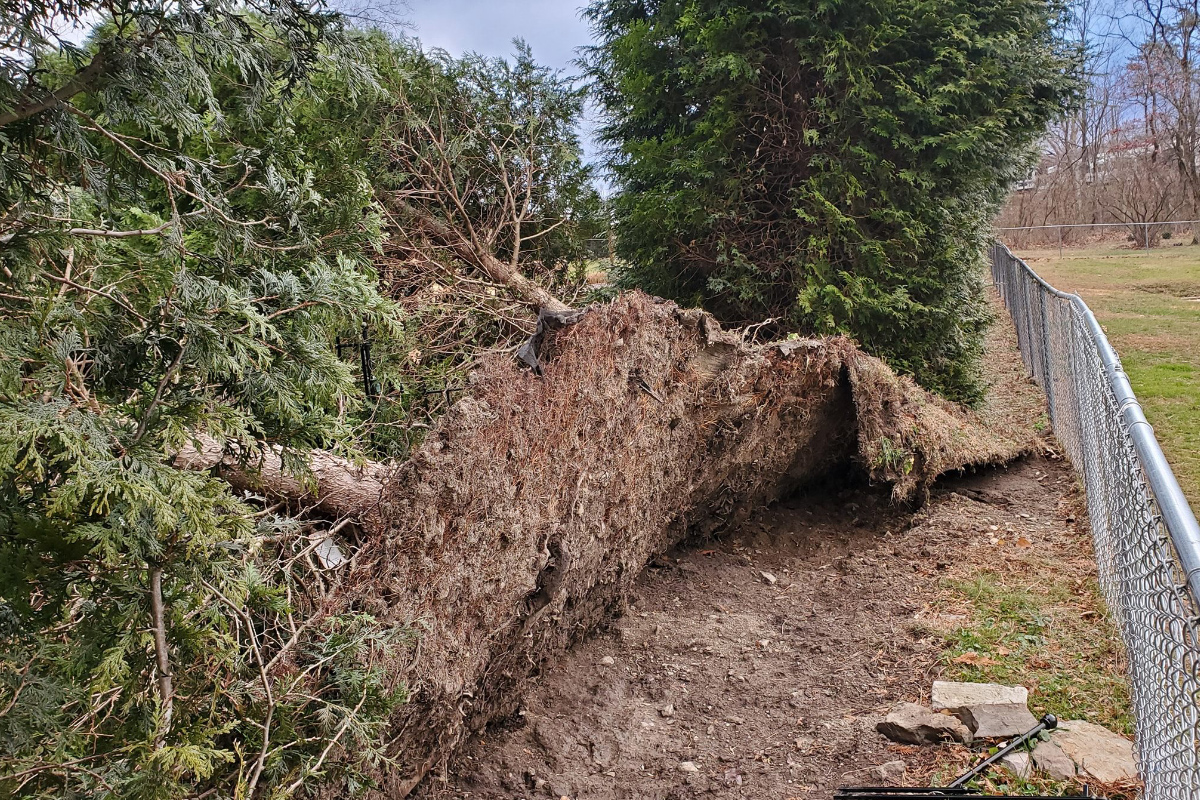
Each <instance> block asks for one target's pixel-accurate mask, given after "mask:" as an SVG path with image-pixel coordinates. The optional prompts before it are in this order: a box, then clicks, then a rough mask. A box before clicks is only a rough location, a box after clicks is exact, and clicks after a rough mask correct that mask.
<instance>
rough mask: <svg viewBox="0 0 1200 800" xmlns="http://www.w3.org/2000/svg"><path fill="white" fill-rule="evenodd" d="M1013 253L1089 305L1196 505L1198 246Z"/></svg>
mask: <svg viewBox="0 0 1200 800" xmlns="http://www.w3.org/2000/svg"><path fill="white" fill-rule="evenodd" d="M1168 244H1169V243H1168ZM1018 255H1020V256H1021V257H1023V258H1025V259H1026V261H1028V262H1029V265H1030V266H1031V267H1033V268H1034V269H1035V270H1037V272H1038V273H1039V274H1040V275H1041V276H1042V277H1043V278H1045V279H1046V280H1048V281H1049V282H1050V283H1051V284H1053V285H1054V286H1056V287H1057V288H1059V289H1062V290H1064V291H1068V292H1075V293H1077V294H1079V295H1080V296H1082V297H1083V299H1084V300H1085V301H1087V304H1088V305H1089V306H1091V308H1092V311H1094V312H1095V314H1096V318H1097V319H1098V320H1099V321H1100V324H1101V326H1102V327H1103V328H1104V329H1105V332H1106V333H1107V334H1108V337H1109V340H1110V341H1111V342H1112V344H1113V347H1115V348H1116V350H1117V353H1118V354H1119V355H1120V356H1121V362H1122V364H1123V365H1124V367H1125V371H1126V373H1128V375H1129V380H1130V382H1131V383H1132V384H1133V388H1134V391H1135V392H1137V395H1138V399H1139V400H1140V401H1141V403H1142V406H1143V407H1144V408H1145V410H1146V417H1147V419H1149V420H1150V424H1152V425H1153V426H1154V430H1155V433H1156V434H1157V436H1158V440H1159V442H1160V443H1161V445H1162V448H1163V451H1164V452H1165V453H1166V455H1167V460H1168V461H1169V462H1170V463H1171V466H1172V468H1173V469H1174V470H1175V474H1176V476H1177V477H1178V478H1179V483H1180V485H1181V486H1182V487H1183V491H1184V493H1185V494H1186V495H1187V496H1188V499H1189V500H1190V501H1191V503H1192V507H1193V508H1198V507H1200V246H1191V245H1185V246H1180V247H1175V246H1167V247H1159V248H1155V249H1153V250H1150V251H1148V252H1147V251H1145V250H1134V249H1126V248H1113V247H1107V248H1088V249H1067V250H1066V251H1065V252H1064V255H1063V257H1062V258H1060V257H1059V255H1058V250H1057V249H1055V250H1031V251H1021V252H1019V253H1018ZM1189 298H1194V299H1189Z"/></svg>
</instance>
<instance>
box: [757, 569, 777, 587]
mask: <svg viewBox="0 0 1200 800" xmlns="http://www.w3.org/2000/svg"><path fill="white" fill-rule="evenodd" d="M758 574H759V575H762V579H763V581H764V582H765V583H766V584H767V585H768V586H774V585H775V584H776V583H778V581H779V579H778V578H776V577H775V576H774V575H772V574H771V573H769V572H760V573H758Z"/></svg>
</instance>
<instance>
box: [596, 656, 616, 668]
mask: <svg viewBox="0 0 1200 800" xmlns="http://www.w3.org/2000/svg"><path fill="white" fill-rule="evenodd" d="M616 663H617V660H616V659H615V658H613V657H612V656H605V657H604V658H602V659H600V666H602V667H611V666H612V665H613V664H616Z"/></svg>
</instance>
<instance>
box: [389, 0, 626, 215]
mask: <svg viewBox="0 0 1200 800" xmlns="http://www.w3.org/2000/svg"><path fill="white" fill-rule="evenodd" d="M382 2H385V3H386V2H387V0H382ZM393 8H394V11H392V12H390V13H389V12H388V11H387V6H380V8H379V11H378V12H377V16H378V17H385V16H391V17H393V18H395V19H400V18H403V19H405V20H406V23H405V25H404V27H403V29H397V31H396V32H403V33H405V34H406V35H408V36H412V37H415V38H417V39H420V40H421V43H422V44H424V45H425V46H427V47H440V48H442V49H444V50H447V51H449V52H451V53H454V54H456V55H457V54H461V53H465V52H467V51H473V52H476V53H479V54H481V55H485V56H504V57H507V56H511V55H512V52H513V47H512V41H513V39H516V38H521V39H524V40H525V41H526V42H528V43H529V46H530V47H531V48H533V57H534V58H535V59H536V60H537V61H538V63H541V64H545V65H547V66H550V67H554V68H556V69H561V70H564V71H565V72H566V73H567V74H569V75H576V74H578V72H579V70H578V69H577V68H576V67H575V66H574V64H573V63H572V62H573V61H574V60H575V58H576V56H577V55H578V53H577V50H578V48H580V47H583V46H584V45H588V44H591V41H592V37H591V32H590V31H589V30H588V24H587V22H586V21H585V20H584V19H583V16H582V14H581V10H582V8H583V3H582V2H580V3H576V2H573V0H565V1H564V0H408V2H407V4H406V6H405V7H399V6H396V7H393ZM585 117H586V118H585V120H584V122H583V125H582V126H581V129H580V138H581V139H582V140H583V148H584V152H585V154H586V157H587V158H588V160H594V158H595V152H596V144H595V142H594V141H593V136H592V130H593V128H594V127H595V113H594V112H593V111H591V110H590V109H589V111H588V112H587V113H586V114H585ZM599 185H600V188H601V191H604V192H607V190H608V187H607V184H606V183H605V182H604V181H600V182H599Z"/></svg>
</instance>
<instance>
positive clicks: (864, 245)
mask: <svg viewBox="0 0 1200 800" xmlns="http://www.w3.org/2000/svg"><path fill="white" fill-rule="evenodd" d="M1061 13H1062V7H1061V6H1059V5H1057V4H1055V3H1053V2H1051V3H1047V2H1039V0H800V1H797V0H738V1H736V2H729V1H728V0H599V1H598V2H595V3H594V4H593V5H592V6H591V7H590V8H589V9H588V15H589V17H590V19H591V21H592V24H593V29H594V31H595V33H596V35H597V38H598V41H599V44H598V45H597V46H596V47H594V48H593V49H591V51H590V52H589V54H588V55H587V57H586V59H585V62H586V65H587V67H588V71H589V73H590V75H591V77H592V79H593V80H594V81H595V84H596V87H597V96H598V98H599V102H600V103H601V105H602V107H603V109H604V110H605V112H606V113H607V120H608V121H607V124H606V126H605V127H604V129H603V136H604V139H605V141H606V142H607V143H608V145H609V146H610V165H609V166H610V167H611V170H612V174H613V175H614V177H615V181H616V184H617V187H618V189H619V194H618V195H617V197H616V198H615V204H614V205H615V213H616V216H617V225H618V228H617V230H618V246H619V252H620V254H621V255H622V256H624V258H625V259H626V260H627V262H628V264H629V266H628V268H627V270H626V271H625V273H624V274H623V276H622V280H623V281H624V283H626V284H627V285H631V286H640V287H643V288H645V289H647V290H648V291H650V292H653V293H656V294H660V295H663V296H666V297H671V298H674V299H676V300H679V301H681V302H684V303H688V304H695V305H701V306H703V307H705V308H707V309H709V310H710V311H712V312H713V313H715V314H716V315H717V316H718V317H720V318H721V319H722V320H724V321H726V322H731V323H753V322H761V321H763V320H766V319H772V320H774V322H773V325H774V330H775V332H777V333H782V332H787V331H797V332H806V333H817V334H835V333H848V334H850V335H852V336H853V337H854V338H855V339H857V340H858V342H859V343H860V344H861V345H862V346H863V347H864V348H865V349H867V350H868V351H869V352H872V353H874V354H876V355H879V356H882V357H884V358H885V359H886V360H887V361H888V362H889V363H890V364H891V365H892V366H893V367H895V368H897V369H899V370H901V371H903V372H906V373H910V374H912V375H914V376H915V377H916V378H917V379H918V380H919V381H920V382H921V383H923V384H924V385H925V386H927V387H928V388H930V389H933V390H935V391H937V392H940V393H942V394H944V395H945V396H947V397H949V398H952V399H955V400H960V401H973V400H975V399H977V398H978V397H979V396H980V392H981V387H980V380H979V354H980V351H981V340H982V333H983V330H984V327H985V325H986V324H987V314H986V311H985V308H986V306H985V303H984V301H983V297H982V292H981V279H980V276H981V274H982V272H981V269H980V266H981V256H982V243H983V241H984V238H985V235H986V226H987V223H988V220H989V219H990V217H991V216H992V214H993V213H994V210H995V209H996V206H997V201H998V200H999V199H1000V197H1001V195H1002V193H1003V192H1004V190H1005V188H1006V187H1007V186H1008V185H1009V183H1010V182H1011V181H1012V180H1013V179H1014V178H1015V177H1017V176H1019V175H1020V174H1021V173H1022V172H1023V170H1024V169H1025V168H1026V165H1027V163H1028V158H1029V154H1030V151H1031V148H1032V145H1033V144H1034V143H1035V141H1036V140H1037V138H1038V137H1039V135H1040V134H1041V132H1042V131H1043V130H1044V128H1045V126H1046V123H1047V122H1048V120H1050V119H1052V118H1053V117H1054V116H1055V114H1057V113H1058V112H1059V111H1060V110H1061V109H1062V108H1063V106H1064V104H1065V103H1066V102H1067V101H1068V99H1069V97H1070V95H1071V92H1072V87H1073V80H1072V78H1071V69H1070V67H1071V62H1070V60H1069V57H1068V55H1067V49H1066V48H1065V47H1064V46H1063V45H1062V44H1061V43H1060V41H1059V39H1058V38H1057V37H1056V35H1055V30H1056V24H1057V22H1058V21H1059V18H1060V15H1061Z"/></svg>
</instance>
